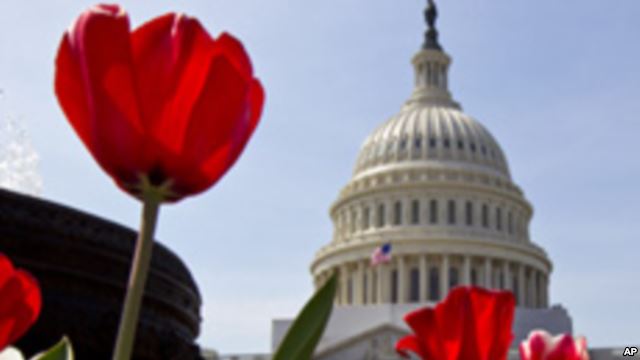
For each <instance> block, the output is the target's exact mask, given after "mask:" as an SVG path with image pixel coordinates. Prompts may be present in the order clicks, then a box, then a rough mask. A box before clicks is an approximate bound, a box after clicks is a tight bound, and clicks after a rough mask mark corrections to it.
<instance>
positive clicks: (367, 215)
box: [362, 206, 371, 230]
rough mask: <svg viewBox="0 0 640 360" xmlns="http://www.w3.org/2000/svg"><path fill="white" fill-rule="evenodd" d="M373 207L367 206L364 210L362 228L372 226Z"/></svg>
mask: <svg viewBox="0 0 640 360" xmlns="http://www.w3.org/2000/svg"><path fill="white" fill-rule="evenodd" d="M370 221H371V209H370V208H369V207H368V206H365V208H364V210H363V212H362V229H363V230H367V229H368V228H369V227H370V226H371V222H370Z"/></svg>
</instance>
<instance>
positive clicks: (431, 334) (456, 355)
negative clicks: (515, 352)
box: [396, 287, 515, 360]
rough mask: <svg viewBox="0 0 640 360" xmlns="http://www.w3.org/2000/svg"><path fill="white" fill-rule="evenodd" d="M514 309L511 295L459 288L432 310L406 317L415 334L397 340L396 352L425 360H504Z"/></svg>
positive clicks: (509, 293)
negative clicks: (412, 354)
mask: <svg viewBox="0 0 640 360" xmlns="http://www.w3.org/2000/svg"><path fill="white" fill-rule="evenodd" d="M514 309H515V300H514V298H513V295H512V294H511V292H508V291H489V290H485V289H481V288H476V287H458V288H456V289H454V290H452V291H451V292H450V293H449V295H448V296H447V298H446V299H445V300H444V301H443V302H441V303H439V304H438V305H437V306H436V307H435V308H429V307H427V308H423V309H419V310H416V311H414V312H411V313H409V314H407V315H406V316H405V318H404V319H405V321H406V322H407V324H409V327H411V329H412V330H413V332H414V334H411V335H408V336H405V337H404V338H402V339H400V340H399V341H398V343H396V351H398V353H399V354H400V355H402V356H403V357H408V352H409V351H411V352H413V353H415V354H416V355H418V356H419V357H420V358H421V359H424V360H471V359H473V360H505V359H506V358H507V353H508V351H509V345H510V343H511V340H512V339H513V334H512V332H511V324H512V322H513V313H514Z"/></svg>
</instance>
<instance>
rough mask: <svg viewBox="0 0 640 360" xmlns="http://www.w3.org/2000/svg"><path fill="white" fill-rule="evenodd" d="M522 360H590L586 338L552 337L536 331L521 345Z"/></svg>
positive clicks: (542, 331) (565, 335) (562, 335)
mask: <svg viewBox="0 0 640 360" xmlns="http://www.w3.org/2000/svg"><path fill="white" fill-rule="evenodd" d="M520 359H521V360H589V353H588V352H587V341H586V340H585V338H584V337H579V338H577V339H575V340H574V339H573V337H572V336H571V335H570V334H561V335H558V336H556V337H552V336H551V334H549V333H548V332H546V331H544V330H534V331H532V332H531V333H530V334H529V338H528V339H527V340H525V341H523V342H522V343H521V344H520Z"/></svg>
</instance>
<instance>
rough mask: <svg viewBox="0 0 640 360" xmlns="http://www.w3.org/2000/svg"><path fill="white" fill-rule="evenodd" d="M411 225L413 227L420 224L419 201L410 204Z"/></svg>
mask: <svg viewBox="0 0 640 360" xmlns="http://www.w3.org/2000/svg"><path fill="white" fill-rule="evenodd" d="M411 223H412V224H413V225H416V224H419V223H420V201H418V200H413V201H412V202H411Z"/></svg>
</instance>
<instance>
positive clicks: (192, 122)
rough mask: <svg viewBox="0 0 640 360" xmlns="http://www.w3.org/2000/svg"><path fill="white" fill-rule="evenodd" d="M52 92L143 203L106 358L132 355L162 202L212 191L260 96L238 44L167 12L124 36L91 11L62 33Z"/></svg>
mask: <svg viewBox="0 0 640 360" xmlns="http://www.w3.org/2000/svg"><path fill="white" fill-rule="evenodd" d="M55 90H56V94H57V96H58V100H59V102H60V105H61V106H62V109H63V111H64V113H65V115H66V116H67V119H68V120H69V122H70V123H71V125H72V126H73V128H74V130H75V131H76V133H77V134H78V136H79V137H80V139H81V140H82V142H83V143H84V145H85V146H86V147H87V149H89V152H90V153H91V155H92V156H93V157H94V159H95V160H96V161H97V162H98V164H99V165H100V166H101V167H102V169H103V170H104V171H106V173H107V174H108V175H109V176H111V177H112V178H113V179H114V181H115V182H116V184H118V186H119V187H120V188H122V189H123V190H124V191H126V192H128V193H130V194H131V195H133V196H135V197H137V198H139V199H141V200H142V201H143V204H144V206H143V212H142V223H141V228H140V234H139V236H138V241H137V242H136V249H135V253H134V257H133V262H132V266H131V273H130V277H129V284H128V287H127V293H126V298H125V302H124V306H123V311H122V318H121V321H120V328H119V330H118V336H117V340H116V348H115V350H114V354H113V358H114V359H117V360H125V359H129V358H130V357H131V353H132V349H133V341H134V339H135V330H136V323H137V320H138V317H139V312H140V306H141V303H142V295H143V292H144V286H145V282H146V278H147V275H148V273H149V266H150V262H151V249H152V248H153V235H154V232H155V227H156V223H157V218H158V211H159V205H160V203H162V202H174V201H178V200H180V199H182V198H184V197H186V196H189V195H194V194H197V193H200V192H202V191H204V190H206V189H207V188H209V187H210V186H212V185H213V184H215V183H216V181H218V180H219V179H220V178H221V177H222V176H223V175H224V173H225V172H226V171H227V170H228V169H229V168H230V167H231V166H232V165H233V164H234V163H235V161H236V160H237V159H238V157H239V156H240V153H241V152H242V150H243V149H244V147H245V145H246V144H247V142H248V141H249V138H250V137H251V135H252V133H253V131H254V129H255V128H256V125H257V124H258V120H259V118H260V114H261V112H262V106H263V102H264V91H263V89H262V85H261V84H260V82H259V81H258V80H257V79H255V78H254V76H253V69H252V67H251V61H250V60H249V57H248V56H247V54H246V52H245V50H244V48H243V47H242V44H241V43H240V42H239V41H238V40H236V39H235V38H234V37H232V36H231V35H228V34H223V35H221V36H220V37H218V38H217V39H213V38H212V37H211V36H209V34H208V33H207V31H206V30H205V29H204V28H203V27H202V25H201V24H200V23H199V22H198V20H196V19H194V18H190V17H187V16H184V15H179V14H174V13H170V14H166V15H164V16H160V17H158V18H155V19H153V20H151V21H149V22H147V23H145V24H144V25H142V26H140V27H139V28H137V29H136V30H134V31H133V32H132V31H131V30H130V26H129V18H128V16H127V14H126V13H125V12H124V10H123V9H122V8H121V7H119V6H118V5H97V6H94V7H92V8H90V9H88V10H87V11H85V12H84V13H82V14H81V15H80V17H78V19H77V20H76V22H75V23H74V24H73V26H72V27H71V28H70V29H69V30H68V31H67V32H66V33H65V34H64V36H63V38H62V42H61V44H60V47H59V49H58V56H57V58H56V74H55Z"/></svg>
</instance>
